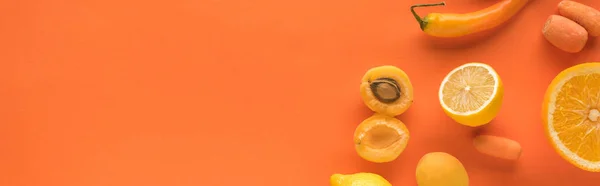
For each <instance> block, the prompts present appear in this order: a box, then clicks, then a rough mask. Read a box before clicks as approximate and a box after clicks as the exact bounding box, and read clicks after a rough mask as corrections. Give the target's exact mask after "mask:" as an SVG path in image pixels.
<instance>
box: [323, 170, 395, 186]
mask: <svg viewBox="0 0 600 186" xmlns="http://www.w3.org/2000/svg"><path fill="white" fill-rule="evenodd" d="M329 183H330V185H331V186H392V184H391V183H390V182H388V181H387V180H386V179H385V178H383V177H382V176H380V175H378V174H375V173H367V172H360V173H354V174H333V175H331V178H329Z"/></svg>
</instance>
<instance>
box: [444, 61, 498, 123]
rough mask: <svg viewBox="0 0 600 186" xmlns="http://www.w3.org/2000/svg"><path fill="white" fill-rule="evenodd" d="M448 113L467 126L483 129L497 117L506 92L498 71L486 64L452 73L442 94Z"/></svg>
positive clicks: (478, 64)
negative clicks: (483, 126) (482, 126)
mask: <svg viewBox="0 0 600 186" xmlns="http://www.w3.org/2000/svg"><path fill="white" fill-rule="evenodd" d="M438 95H439V99H440V104H441V105H442V108H443V109H444V112H445V113H446V114H447V115H448V116H449V117H450V118H452V119H453V120H454V121H456V122H458V123H460V124H463V125H467V126H472V127H476V126H481V125H484V124H487V123H489V122H490V121H492V119H494V118H495V117H496V115H497V114H498V111H499V110H500V106H501V105H502V97H503V95H504V88H503V87H502V81H501V80H500V77H499V76H498V74H497V73H496V71H495V70H494V69H493V68H492V67H491V66H489V65H487V64H483V63H467V64H464V65H461V66H459V67H457V68H455V69H454V70H452V71H451V72H450V73H448V75H446V77H445V78H444V80H443V81H442V84H441V85H440V91H439V93H438Z"/></svg>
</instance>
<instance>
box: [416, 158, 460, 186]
mask: <svg viewBox="0 0 600 186" xmlns="http://www.w3.org/2000/svg"><path fill="white" fill-rule="evenodd" d="M416 177H417V185H418V186H468V185H469V176H468V175H467V171H466V170H465V168H464V167H463V165H462V163H460V161H458V159H456V158H455V157H454V156H452V155H450V154H448V153H445V152H432V153H428V154H425V155H424V156H423V157H422V158H421V160H419V163H418V164H417V172H416Z"/></svg>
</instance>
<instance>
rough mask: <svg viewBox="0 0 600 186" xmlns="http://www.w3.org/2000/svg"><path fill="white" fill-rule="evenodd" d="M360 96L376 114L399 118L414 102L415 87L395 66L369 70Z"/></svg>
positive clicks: (361, 87) (363, 80) (363, 81)
mask: <svg viewBox="0 0 600 186" xmlns="http://www.w3.org/2000/svg"><path fill="white" fill-rule="evenodd" d="M360 95H361V97H362V99H363V101H364V102H365V105H367V107H369V109H371V110H372V111H374V112H377V113H381V114H385V115H389V116H397V115H400V114H402V113H404V111H406V110H407V109H408V108H409V107H410V105H411V104H412V102H413V87H412V84H411V83H410V80H409V79H408V75H406V73H404V71H402V70H401V69H399V68H398V67H395V66H389V65H386V66H378V67H374V68H371V69H369V70H368V71H367V72H366V73H365V75H364V76H363V78H362V83H361V84H360Z"/></svg>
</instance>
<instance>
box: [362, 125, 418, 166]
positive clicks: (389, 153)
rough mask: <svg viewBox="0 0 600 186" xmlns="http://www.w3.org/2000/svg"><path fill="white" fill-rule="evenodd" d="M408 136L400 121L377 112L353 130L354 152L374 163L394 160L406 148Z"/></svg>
mask: <svg viewBox="0 0 600 186" xmlns="http://www.w3.org/2000/svg"><path fill="white" fill-rule="evenodd" d="M409 138H410V135H409V132H408V129H407V128H406V125H404V123H402V121H400V120H398V119H396V118H394V117H391V116H387V115H383V114H379V113H375V114H373V116H371V117H369V118H367V119H365V120H364V121H363V122H361V123H360V124H359V125H358V127H356V131H354V145H355V149H356V152H357V153H358V155H359V156H360V157H362V158H363V159H365V160H367V161H371V162H375V163H384V162H390V161H393V160H395V159H396V158H397V157H398V156H399V155H400V154H401V153H402V151H404V149H405V148H406V145H407V144H408V139H409Z"/></svg>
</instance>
